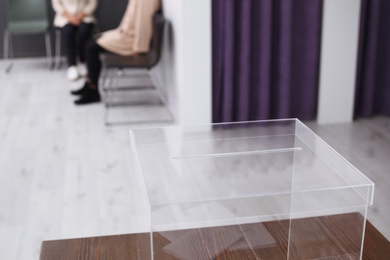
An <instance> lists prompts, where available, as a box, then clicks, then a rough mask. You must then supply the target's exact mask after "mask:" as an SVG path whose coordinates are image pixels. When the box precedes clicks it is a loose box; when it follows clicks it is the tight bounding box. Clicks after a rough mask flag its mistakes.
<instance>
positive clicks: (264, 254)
mask: <svg viewBox="0 0 390 260" xmlns="http://www.w3.org/2000/svg"><path fill="white" fill-rule="evenodd" d="M361 221H362V217H361V216H360V215H359V214H343V215H334V216H326V217H316V218H309V219H302V220H294V221H293V222H292V224H291V226H290V223H289V221H286V220H283V221H272V222H265V223H257V224H245V225H236V226H228V227H215V228H202V229H192V230H185V231H170V232H161V233H154V239H153V241H154V256H155V259H166V260H168V259H169V260H170V259H245V260H246V259H267V260H268V259H286V258H287V242H288V233H289V227H291V228H292V232H291V239H292V240H293V241H295V242H293V243H292V244H291V246H290V259H291V258H292V259H313V258H319V257H325V256H327V255H328V254H329V255H335V254H337V255H338V256H340V257H339V258H337V259H359V255H358V254H356V252H359V246H360V241H361V239H360V238H361V230H359V229H360V227H361V225H360V224H358V225H356V223H361ZM324 227H326V228H324ZM294 230H295V232H294ZM345 231H348V232H345ZM302 232H303V233H302ZM294 235H296V236H298V237H295V238H294ZM243 238H244V239H243ZM40 259H41V260H79V259H80V260H84V259H86V260H98V259H99V260H103V259H104V260H106V259H107V260H110V259H113V260H122V259H123V260H145V259H150V237H149V233H139V234H126V235H115V236H102V237H90V238H78V239H65V240H52V241H43V242H42V248H41V256H40ZM332 259H334V258H332ZM363 259H367V260H371V259H372V260H382V259H383V260H389V259H390V242H389V241H388V240H387V239H386V238H385V237H384V236H383V235H382V234H381V233H380V232H379V231H378V230H377V229H376V228H375V227H374V226H373V225H372V224H371V223H369V222H368V221H367V224H366V233H365V240H364V249H363Z"/></svg>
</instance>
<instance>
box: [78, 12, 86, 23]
mask: <svg viewBox="0 0 390 260" xmlns="http://www.w3.org/2000/svg"><path fill="white" fill-rule="evenodd" d="M85 16H87V14H86V13H84V12H81V13H78V14H77V15H76V17H77V19H78V20H79V21H80V23H81V22H82V21H83V19H84V17H85Z"/></svg>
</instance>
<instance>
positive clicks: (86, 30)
mask: <svg viewBox="0 0 390 260" xmlns="http://www.w3.org/2000/svg"><path fill="white" fill-rule="evenodd" d="M96 1H97V0H52V5H53V9H54V11H55V12H56V15H55V18H54V26H55V27H58V28H61V34H62V38H63V40H64V42H65V49H66V57H67V60H68V73H67V77H68V79H69V80H76V79H77V78H78V77H79V76H85V75H86V74H87V68H86V66H85V49H86V45H87V43H88V41H89V40H90V39H91V37H92V32H93V28H94V23H95V18H94V17H93V13H94V12H95V9H96ZM77 58H78V61H79V64H78V66H77Z"/></svg>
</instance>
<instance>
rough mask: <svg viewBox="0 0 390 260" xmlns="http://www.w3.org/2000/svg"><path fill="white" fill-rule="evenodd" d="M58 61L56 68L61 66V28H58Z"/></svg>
mask: <svg viewBox="0 0 390 260" xmlns="http://www.w3.org/2000/svg"><path fill="white" fill-rule="evenodd" d="M55 52H56V54H55V55H56V58H55V59H56V61H55V67H56V69H60V68H61V31H60V30H59V29H57V30H56V50H55Z"/></svg>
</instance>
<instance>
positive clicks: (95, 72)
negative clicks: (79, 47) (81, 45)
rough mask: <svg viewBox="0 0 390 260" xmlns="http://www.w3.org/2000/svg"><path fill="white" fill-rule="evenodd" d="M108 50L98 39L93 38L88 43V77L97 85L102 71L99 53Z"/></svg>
mask: <svg viewBox="0 0 390 260" xmlns="http://www.w3.org/2000/svg"><path fill="white" fill-rule="evenodd" d="M103 52H107V50H105V49H104V48H102V47H101V46H100V45H98V44H97V43H96V40H94V39H92V40H90V41H89V43H88V45H87V68H88V78H89V81H90V83H91V84H93V85H96V86H97V84H98V81H99V76H100V71H101V69H102V62H101V60H100V57H99V54H100V53H103Z"/></svg>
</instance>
